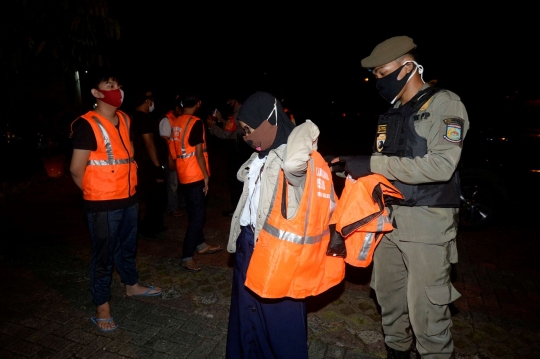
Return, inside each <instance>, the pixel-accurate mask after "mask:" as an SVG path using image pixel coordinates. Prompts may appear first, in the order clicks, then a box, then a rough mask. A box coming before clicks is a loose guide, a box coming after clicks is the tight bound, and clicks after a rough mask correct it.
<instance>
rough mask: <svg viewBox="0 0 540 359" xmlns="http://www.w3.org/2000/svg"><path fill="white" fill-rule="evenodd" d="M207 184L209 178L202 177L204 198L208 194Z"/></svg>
mask: <svg viewBox="0 0 540 359" xmlns="http://www.w3.org/2000/svg"><path fill="white" fill-rule="evenodd" d="M208 182H210V178H208V177H204V188H203V192H204V195H205V196H206V195H207V194H208Z"/></svg>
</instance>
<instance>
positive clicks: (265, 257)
mask: <svg viewBox="0 0 540 359" xmlns="http://www.w3.org/2000/svg"><path fill="white" fill-rule="evenodd" d="M287 187H288V186H287V184H286V180H285V175H284V173H283V170H281V171H280V175H279V180H278V183H277V186H276V189H275V192H274V195H273V198H272V203H271V204H270V208H271V209H270V212H269V214H268V218H267V219H266V222H265V223H264V225H263V227H262V229H261V231H260V233H259V237H258V238H257V243H256V245H255V249H254V251H253V255H252V257H251V261H250V263H249V266H248V270H247V274H246V281H245V285H246V286H247V287H248V288H249V289H251V290H252V291H254V292H255V293H257V294H258V295H259V296H261V297H263V298H283V297H291V298H305V297H308V296H310V295H317V294H320V293H322V292H324V291H326V290H327V289H329V288H331V287H333V286H335V285H336V284H338V283H340V282H341V281H342V280H343V278H344V277H345V262H344V260H343V258H339V257H330V256H327V255H326V249H327V248H328V243H329V241H330V230H329V228H328V223H329V221H330V217H331V215H332V211H333V209H334V208H335V206H336V195H335V193H334V185H333V182H332V174H331V172H330V169H329V168H328V165H327V164H326V162H325V161H324V159H323V158H322V156H321V155H320V154H319V152H317V151H313V152H312V153H311V158H310V160H309V164H308V169H307V174H306V182H305V187H304V192H303V194H302V198H301V200H300V204H299V206H298V211H297V212H296V214H295V216H294V217H293V218H291V219H287V215H286V213H285V214H283V213H282V212H283V211H285V212H286V209H287V204H286V202H287Z"/></svg>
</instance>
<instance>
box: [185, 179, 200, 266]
mask: <svg viewBox="0 0 540 359" xmlns="http://www.w3.org/2000/svg"><path fill="white" fill-rule="evenodd" d="M180 188H181V189H182V193H183V195H184V198H185V200H186V211H187V216H188V227H187V229H186V235H185V237H184V244H183V246H182V260H185V259H187V258H191V257H193V255H194V254H195V248H196V247H197V246H198V245H200V244H203V243H204V242H205V239H204V233H203V228H204V222H205V220H206V196H205V195H204V192H203V189H204V181H198V182H194V183H188V184H180Z"/></svg>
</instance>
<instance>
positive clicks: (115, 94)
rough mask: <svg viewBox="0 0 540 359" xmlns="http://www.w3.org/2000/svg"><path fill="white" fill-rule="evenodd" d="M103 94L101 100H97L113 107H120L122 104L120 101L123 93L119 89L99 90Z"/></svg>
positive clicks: (122, 98)
mask: <svg viewBox="0 0 540 359" xmlns="http://www.w3.org/2000/svg"><path fill="white" fill-rule="evenodd" d="M99 92H101V93H102V94H103V98H100V99H98V100H101V101H103V102H105V103H106V104H108V105H111V106H113V107H120V105H121V104H122V101H123V100H124V91H122V90H121V89H116V90H109V91H107V90H99Z"/></svg>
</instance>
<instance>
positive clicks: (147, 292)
mask: <svg viewBox="0 0 540 359" xmlns="http://www.w3.org/2000/svg"><path fill="white" fill-rule="evenodd" d="M153 289H154V286H153V285H151V286H149V287H148V290H147V291H146V292H144V293H142V294H132V295H128V297H157V296H158V295H161V292H162V291H161V290H160V291H159V292H155V293H150V292H151V291H152V290H153Z"/></svg>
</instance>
